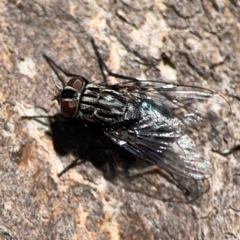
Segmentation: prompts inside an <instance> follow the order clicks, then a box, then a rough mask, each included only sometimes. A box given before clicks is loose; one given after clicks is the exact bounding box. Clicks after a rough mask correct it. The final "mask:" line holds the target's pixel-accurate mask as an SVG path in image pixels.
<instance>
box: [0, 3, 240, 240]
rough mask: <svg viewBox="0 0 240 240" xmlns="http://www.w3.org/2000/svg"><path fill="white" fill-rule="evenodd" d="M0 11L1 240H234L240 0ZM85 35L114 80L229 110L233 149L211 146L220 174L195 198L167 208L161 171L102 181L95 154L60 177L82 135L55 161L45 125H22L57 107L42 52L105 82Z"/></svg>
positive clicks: (238, 225)
mask: <svg viewBox="0 0 240 240" xmlns="http://www.w3.org/2000/svg"><path fill="white" fill-rule="evenodd" d="M0 12H1V14H0V52H1V54H0V83H1V84H0V239H98V240H100V239H104V240H107V239H138V240H140V239H143V240H146V239H156V240H157V239H163V240H165V239H166V240H167V239H211V240H213V239H216V240H217V239H240V179H239V172H240V164H239V155H240V154H239V148H238V144H239V143H238V139H239V134H240V126H239V125H240V124H239V109H240V104H239V101H240V97H239V96H240V87H239V86H240V80H239V78H240V64H239V63H240V44H239V42H240V25H239V21H240V3H239V1H236V0H231V1H230V0H226V1H220V0H211V1H208V0H202V1H198V0H195V1H177V0H176V1H175V0H170V1H169V0H166V1H164V0H162V1H151V0H146V1H144V0H141V1H130V0H129V1H128V0H124V1H112V0H105V1H103V0H96V1H92V0H89V1H78V0H69V1H65V0H48V1H47V0H35V1H32V0H25V1H21V0H18V1H14V0H11V1H7V0H1V2H0ZM90 37H93V38H94V39H95V41H96V43H97V45H98V47H99V50H100V52H101V53H102V54H103V58H104V60H105V61H106V62H107V64H108V66H109V68H110V69H112V70H113V71H114V72H118V73H121V74H125V75H129V76H135V77H143V78H147V79H159V78H160V76H163V77H164V78H165V79H167V80H168V81H169V82H173V83H174V82H176V83H182V84H188V85H196V86H202V87H205V88H209V89H212V90H214V91H217V92H220V93H222V94H223V96H224V97H226V99H228V101H229V102H230V104H231V107H232V115H231V116H229V119H228V124H229V129H231V130H234V131H232V133H231V137H230V139H228V140H227V146H228V147H227V149H228V150H229V149H230V150H231V149H232V151H229V153H227V152H226V151H225V155H223V154H218V153H214V152H212V151H211V149H210V148H209V147H208V145H207V144H206V151H207V152H208V155H209V157H210V158H211V161H212V163H213V165H214V169H215V172H214V175H213V176H212V178H210V179H209V180H208V183H209V187H210V189H209V191H207V192H206V193H205V194H203V195H202V196H201V197H200V198H198V199H197V200H196V201H193V202H191V203H186V202H185V201H183V200H182V201H180V202H176V201H172V200H173V199H176V197H177V195H178V194H179V195H180V194H181V191H180V190H179V189H176V187H175V185H174V184H171V183H170V182H169V181H167V180H166V179H165V178H164V177H162V175H160V174H158V173H155V174H150V175H148V176H146V177H139V178H138V179H137V180H135V181H133V182H129V181H128V180H126V179H124V178H118V179H117V180H116V181H111V180H106V178H108V177H109V176H105V178H104V175H106V174H105V171H104V167H102V165H101V164H99V163H98V161H94V159H95V160H96V159H97V160H98V158H99V156H98V154H100V153H99V152H98V153H96V156H95V155H94V153H91V154H92V155H91V156H90V157H91V159H92V161H90V162H86V163H84V164H81V165H80V166H77V167H76V168H74V169H71V170H70V171H69V172H67V173H66V174H64V175H63V176H62V177H61V178H59V177H58V176H57V174H58V173H59V172H60V171H61V170H62V169H63V167H64V166H66V165H67V164H68V163H70V162H71V161H72V160H73V159H74V157H73V156H72V155H70V156H69V154H68V153H73V152H74V149H75V148H77V147H78V146H72V145H71V144H76V143H77V144H78V143H79V142H80V144H81V139H80V138H79V139H78V135H81V134H78V131H74V130H72V129H71V130H64V131H65V132H64V133H66V132H68V133H69V132H70V133H71V131H72V135H74V134H75V135H74V136H75V138H77V139H78V140H77V142H74V140H71V139H70V140H69V138H68V137H69V136H67V135H64V136H56V139H55V140H56V141H57V140H58V139H60V143H59V144H60V145H58V146H56V145H57V143H56V144H55V150H56V149H58V153H57V152H56V151H55V150H54V147H53V140H52V138H51V137H49V135H48V134H46V132H47V131H49V128H50V125H49V121H48V120H47V119H41V120H40V121H36V120H23V119H21V117H22V116H33V115H54V114H56V113H57V112H58V110H59V108H58V106H57V103H55V102H52V101H51V98H52V97H53V95H54V93H55V86H54V83H53V81H52V78H55V77H56V76H53V75H52V71H51V69H50V68H49V66H48V65H47V63H46V61H45V60H44V58H43V53H45V54H47V55H48V56H50V57H51V58H52V59H54V60H55V61H56V62H57V63H58V64H59V65H61V66H63V67H64V68H65V69H67V70H68V71H69V72H71V73H76V74H81V75H83V76H84V77H86V78H87V79H90V80H92V81H94V80H99V79H100V78H101V77H102V76H101V73H100V70H99V67H98V63H97V61H96V57H95V54H94V51H93V49H92V47H91V44H90V41H89V39H90ZM154 66H157V67H154ZM63 124H64V123H63ZM61 126H62V125H61ZM76 128H77V127H76ZM79 131H80V130H79ZM86 138H87V137H86ZM61 142H65V143H66V144H67V146H66V145H64V144H63V145H61ZM72 142H73V143H72ZM57 147H58V148H57ZM75 154H76V151H75ZM104 154H106V152H104ZM112 154H114V151H113V152H111V150H109V152H107V154H106V156H112ZM59 155H62V156H59ZM120 155H121V154H120ZM94 163H96V164H94ZM95 165H96V166H95ZM99 165H101V166H99ZM107 167H108V166H107ZM110 167H111V166H110ZM109 178H110V177H109ZM183 199H184V198H183Z"/></svg>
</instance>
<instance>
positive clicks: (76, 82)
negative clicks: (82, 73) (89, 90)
mask: <svg viewBox="0 0 240 240" xmlns="http://www.w3.org/2000/svg"><path fill="white" fill-rule="evenodd" d="M67 86H70V87H72V88H75V89H77V90H81V89H82V87H83V86H84V81H83V79H81V78H76V77H75V78H71V79H70V80H69V81H68V83H67Z"/></svg>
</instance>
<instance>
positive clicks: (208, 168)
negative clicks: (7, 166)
mask: <svg viewBox="0 0 240 240" xmlns="http://www.w3.org/2000/svg"><path fill="white" fill-rule="evenodd" d="M92 44H93V47H94V50H95V52H96V54H97V57H98V60H99V63H100V68H101V71H102V73H104V70H106V71H107V73H108V75H111V76H114V77H118V78H121V81H120V83H119V84H115V85H110V84H108V83H107V81H105V82H104V83H102V84H94V83H90V82H89V81H88V80H87V79H86V78H84V77H83V76H81V75H73V74H66V73H65V71H64V70H63V69H62V68H60V67H58V66H57V65H56V64H54V62H53V61H52V60H51V59H50V58H49V57H47V56H45V58H46V60H47V61H48V63H49V64H50V66H51V67H52V68H53V70H54V71H55V73H56V74H57V75H58V76H59V74H60V73H59V70H60V71H61V72H63V73H64V74H65V75H67V76H68V77H70V79H69V80H68V82H67V84H66V86H65V87H64V88H61V87H59V86H58V85H57V84H55V85H56V86H57V94H56V96H55V97H54V99H56V100H57V101H58V103H59V105H60V108H61V113H62V115H63V116H65V117H66V118H76V119H80V120H81V121H85V122H86V124H87V123H90V122H91V124H92V123H95V124H97V125H99V127H100V129H101V131H102V132H103V133H104V134H105V135H106V136H107V137H109V138H110V139H111V140H112V141H113V142H114V143H116V144H117V145H119V146H121V147H122V148H124V149H125V150H127V151H129V152H131V153H132V154H134V155H135V156H137V157H139V158H141V159H144V160H147V161H149V162H151V163H153V164H155V165H157V166H158V167H160V168H163V169H164V170H166V171H168V172H169V173H171V174H176V175H178V176H181V177H187V178H193V179H195V180H199V179H204V178H208V177H210V176H211V175H212V173H213V169H212V164H211V162H210V161H209V159H207V158H206V157H205V156H204V154H203V149H202V147H201V139H202V137H203V136H205V134H204V133H207V135H208V140H210V142H211V143H212V144H213V146H214V147H216V146H217V145H218V144H220V141H221V140H220V138H221V130H219V129H218V125H221V124H222V123H224V124H225V122H224V120H223V119H222V117H221V116H222V115H223V114H228V113H229V112H230V107H229V104H228V102H227V101H226V100H225V98H223V97H222V96H221V95H220V94H218V93H216V92H214V91H211V90H209V89H205V88H201V87H195V86H186V85H178V84H169V83H167V82H161V81H153V80H138V79H136V78H133V77H127V76H122V75H118V74H115V73H112V72H110V71H109V70H108V68H107V66H106V65H105V63H104V62H103V61H102V58H101V56H100V54H99V52H98V50H97V47H96V45H95V43H94V41H93V40H92ZM103 76H104V78H105V75H103ZM224 126H225V125H224Z"/></svg>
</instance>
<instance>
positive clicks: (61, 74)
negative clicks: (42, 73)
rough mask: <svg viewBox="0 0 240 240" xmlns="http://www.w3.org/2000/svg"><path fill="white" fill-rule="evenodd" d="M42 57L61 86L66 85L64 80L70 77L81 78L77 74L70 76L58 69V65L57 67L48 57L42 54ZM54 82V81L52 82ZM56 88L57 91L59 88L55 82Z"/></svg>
mask: <svg viewBox="0 0 240 240" xmlns="http://www.w3.org/2000/svg"><path fill="white" fill-rule="evenodd" d="M43 57H44V58H45V60H46V61H47V63H48V65H49V66H50V67H51V69H52V70H53V72H54V73H55V74H56V75H57V77H58V79H59V80H60V81H61V83H62V86H65V84H66V80H65V78H66V77H67V78H72V77H80V78H82V76H81V75H78V74H72V73H69V72H67V71H66V70H65V69H63V68H62V67H60V66H59V65H57V64H56V63H55V62H54V61H53V60H52V59H51V58H50V57H48V56H47V55H46V54H43ZM54 82H55V81H54ZM55 85H56V87H57V88H58V89H59V88H60V87H59V86H58V85H57V83H56V82H55Z"/></svg>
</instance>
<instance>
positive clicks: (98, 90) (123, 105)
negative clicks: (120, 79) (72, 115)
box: [77, 84, 139, 125]
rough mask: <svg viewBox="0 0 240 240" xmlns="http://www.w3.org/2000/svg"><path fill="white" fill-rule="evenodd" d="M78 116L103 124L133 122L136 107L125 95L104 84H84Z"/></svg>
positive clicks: (136, 117) (135, 117)
mask: <svg viewBox="0 0 240 240" xmlns="http://www.w3.org/2000/svg"><path fill="white" fill-rule="evenodd" d="M77 116H78V117H80V118H81V119H86V120H88V121H94V122H100V123H102V124H104V125H114V124H120V123H131V122H135V121H136V120H137V119H138V117H139V111H138V107H137V106H136V103H135V102H133V101H132V100H131V99H130V98H129V97H128V96H127V95H124V94H123V93H121V92H118V91H116V90H113V89H111V88H108V87H105V86H98V85H94V84H88V85H86V87H85V89H84V91H83V93H82V96H81V99H80V102H79V111H78V115H77Z"/></svg>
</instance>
